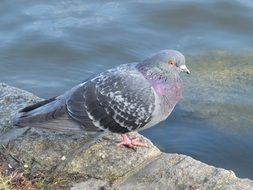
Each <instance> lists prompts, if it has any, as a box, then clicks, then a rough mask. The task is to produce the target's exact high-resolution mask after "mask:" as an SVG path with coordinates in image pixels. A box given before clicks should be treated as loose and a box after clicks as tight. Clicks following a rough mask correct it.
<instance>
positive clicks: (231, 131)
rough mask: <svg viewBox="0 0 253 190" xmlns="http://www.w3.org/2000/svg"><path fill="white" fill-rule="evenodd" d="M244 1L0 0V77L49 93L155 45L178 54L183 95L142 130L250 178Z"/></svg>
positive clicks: (248, 29) (249, 71)
mask: <svg viewBox="0 0 253 190" xmlns="http://www.w3.org/2000/svg"><path fill="white" fill-rule="evenodd" d="M252 8H253V3H252V1H249V0H240V1H239V0H237V1H229V0H226V1H225V0H216V1H205V2H204V1H200V0H191V1H185V0H180V1H178V0H177V1H176V0H174V1H151V0H150V1H146V0H145V1H144V0H139V1H124V2H123V1H122V2H119V1H103V3H101V2H100V1H90V2H88V1H87V2H84V1H81V0H80V1H78V0H76V1H67V0H63V1H60V2H59V1H55V0H51V1H49V0H48V1H47V0H45V1H43V2H40V3H35V2H34V1H31V0H21V1H14V0H13V1H7V0H2V1H1V6H0V81H2V82H6V83H8V84H10V85H14V86H16V87H19V88H22V89H25V90H28V91H30V92H33V93H35V94H37V95H38V96H41V97H43V98H49V97H51V96H55V95H59V94H61V93H63V92H64V91H65V90H67V89H69V88H71V87H72V86H74V85H75V84H77V83H79V82H81V81H83V80H84V79H86V78H89V77H91V76H93V75H95V74H96V73H99V72H101V71H104V70H106V69H107V68H111V67H113V66H116V65H119V64H121V63H126V62H132V61H138V60H140V59H143V58H144V57H145V56H147V55H150V54H151V53H154V52H157V51H159V50H161V49H177V50H180V51H182V52H183V53H184V54H185V55H186V59H187V63H188V67H189V68H190V70H191V72H192V75H191V76H190V77H189V76H183V78H184V81H185V90H184V98H183V99H182V101H181V102H180V103H179V105H178V106H177V107H176V109H175V110H174V112H173V114H172V115H171V116H170V117H169V118H168V120H166V121H165V122H163V123H161V124H159V125H158V126H156V127H154V128H151V129H148V130H146V131H143V132H142V133H143V134H144V135H145V136H147V137H148V138H150V139H151V140H152V141H153V142H154V143H155V144H156V145H157V146H159V147H160V148H161V149H162V150H163V151H165V152H176V153H183V154H187V155H190V156H192V157H194V158H196V159H198V160H201V161H203V162H206V163H209V164H212V165H215V166H218V167H222V168H226V169H230V170H233V171H235V173H236V175H237V176H240V177H247V178H251V179H253V165H252V162H251V161H252V159H253V140H252V139H253V117H252V113H253V99H252V97H253V81H252V79H253V50H252V44H253V38H252V32H253V12H252Z"/></svg>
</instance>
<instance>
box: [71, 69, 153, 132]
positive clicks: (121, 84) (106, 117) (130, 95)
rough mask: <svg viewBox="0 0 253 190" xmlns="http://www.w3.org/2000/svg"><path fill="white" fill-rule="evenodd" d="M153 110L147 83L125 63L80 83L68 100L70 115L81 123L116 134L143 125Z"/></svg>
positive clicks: (150, 91)
mask: <svg viewBox="0 0 253 190" xmlns="http://www.w3.org/2000/svg"><path fill="white" fill-rule="evenodd" d="M154 109H155V95H154V92H153V90H152V88H151V86H150V84H149V82H148V81H147V80H146V79H145V78H144V77H143V75H142V74H141V73H139V71H138V70H136V69H135V67H134V66H130V67H129V66H128V65H123V66H120V67H118V68H115V69H112V70H108V71H106V72H104V73H102V74H100V75H99V76H98V77H96V78H94V79H92V80H90V81H87V82H85V83H84V84H82V85H80V87H79V88H78V89H77V90H76V91H75V92H74V93H73V95H72V96H71V97H70V98H69V100H68V102H67V110H68V112H69V115H70V116H71V117H72V118H73V119H75V120H78V121H79V122H81V123H82V125H83V126H86V125H87V124H88V125H89V126H90V127H91V125H90V123H92V124H93V127H94V129H95V128H97V129H98V128H99V129H103V130H107V129H108V130H109V131H111V132H117V133H126V132H129V131H132V130H138V129H140V128H142V127H144V126H145V125H146V124H147V123H149V122H150V120H151V117H152V113H153V111H154ZM90 127H89V128H90Z"/></svg>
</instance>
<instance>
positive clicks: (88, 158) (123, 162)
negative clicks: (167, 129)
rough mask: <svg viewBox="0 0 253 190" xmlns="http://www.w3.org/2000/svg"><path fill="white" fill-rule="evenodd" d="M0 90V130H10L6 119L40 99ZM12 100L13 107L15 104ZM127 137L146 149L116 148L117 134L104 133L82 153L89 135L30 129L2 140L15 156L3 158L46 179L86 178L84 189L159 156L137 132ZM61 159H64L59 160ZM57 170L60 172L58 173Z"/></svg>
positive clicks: (124, 175)
mask: <svg viewBox="0 0 253 190" xmlns="http://www.w3.org/2000/svg"><path fill="white" fill-rule="evenodd" d="M2 88H4V89H3V90H2V91H6V93H2V95H1V102H2V106H1V113H2V115H3V117H4V118H5V119H3V120H1V121H0V126H1V128H5V127H8V128H9V127H10V125H11V122H10V120H11V118H12V117H13V116H14V115H15V114H16V112H17V110H18V109H20V108H22V107H24V106H27V105H28V104H30V103H35V102H36V101H39V100H41V99H39V98H36V97H35V96H34V95H32V94H30V93H26V92H24V91H22V90H19V89H16V88H13V93H11V89H12V87H9V86H7V85H3V84H2ZM15 99H16V101H17V105H15ZM12 108H14V109H12ZM15 130H16V129H12V130H9V131H8V130H7V131H8V132H7V133H4V134H2V136H6V134H8V133H13V132H15ZM26 130H27V129H26ZM23 132H24V131H23ZM7 136H8V137H9V136H10V135H7ZM131 136H132V137H137V138H140V139H141V140H143V141H145V142H146V143H147V144H148V145H149V148H141V149H137V150H133V149H128V148H126V147H117V146H116V144H117V142H118V141H119V135H117V134H108V135H106V136H105V137H104V138H103V139H101V140H98V141H97V142H96V143H94V144H93V145H92V146H91V147H90V148H89V149H87V150H85V149H84V150H82V146H84V144H85V143H87V142H88V141H90V140H91V139H92V138H91V136H90V135H87V134H85V133H84V134H64V133H59V132H53V131H49V130H40V129H31V130H29V131H27V132H26V133H25V134H22V133H21V132H20V133H19V134H18V135H16V136H15V138H13V137H12V138H10V139H6V140H5V142H6V141H7V140H9V142H8V143H5V142H3V143H4V147H5V149H7V150H8V154H10V155H12V156H13V157H15V159H13V157H12V156H11V157H8V156H7V158H5V159H7V160H8V163H10V164H11V165H13V166H15V165H17V163H15V162H17V160H18V162H19V163H18V164H21V165H22V166H24V165H26V167H27V168H29V172H30V173H33V174H36V173H38V172H41V173H43V174H44V175H49V176H50V175H52V174H57V175H61V176H62V175H63V174H64V177H66V178H68V179H65V181H66V180H67V181H69V182H72V179H73V176H78V178H82V179H89V181H87V182H86V183H85V185H88V186H90V180H99V181H103V182H104V183H105V184H106V185H108V186H110V185H113V184H116V183H119V182H121V181H122V180H123V179H125V178H127V177H128V176H130V175H131V174H132V173H133V172H135V171H138V170H139V169H140V168H141V167H144V166H145V164H147V163H149V162H150V161H152V160H154V159H155V158H156V157H158V156H159V155H160V151H159V149H158V148H156V147H155V146H154V145H153V144H152V143H151V142H150V141H149V140H148V139H145V138H144V137H142V136H141V135H139V134H137V133H132V134H131ZM3 151H5V150H2V152H3ZM62 157H65V159H64V160H62ZM63 166H64V167H63ZM58 168H61V170H60V171H58V170H59V169H58ZM56 171H57V172H56ZM69 176H70V177H69ZM94 188H95V186H94Z"/></svg>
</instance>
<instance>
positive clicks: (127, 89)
mask: <svg viewBox="0 0 253 190" xmlns="http://www.w3.org/2000/svg"><path fill="white" fill-rule="evenodd" d="M181 72H185V73H187V74H190V71H189V70H188V68H187V67H186V65H185V57H184V55H183V54H182V53H180V52H179V51H176V50H162V51H160V52H158V53H156V54H154V55H152V56H150V57H148V58H146V59H144V60H142V61H140V62H134V63H128V64H122V65H119V66H117V67H115V68H112V69H109V70H106V71H104V72H102V73H100V74H98V75H96V76H95V77H94V78H91V79H89V80H86V81H84V82H82V83H81V84H79V85H76V86H74V87H73V88H72V89H70V90H68V91H66V92H65V93H64V94H62V95H60V96H57V97H53V98H51V99H48V100H44V101H41V102H39V103H36V104H34V105H30V106H28V107H25V108H23V109H21V110H20V111H19V113H18V114H17V116H16V117H15V119H14V121H13V123H14V125H16V126H18V127H27V126H29V127H35V128H44V129H51V130H58V131H65V132H78V133H79V132H82V131H85V132H95V133H96V132H112V133H118V134H121V138H122V140H121V142H120V143H119V144H118V145H119V146H121V145H124V146H127V147H130V148H136V147H145V146H147V145H146V144H145V143H143V142H141V141H140V140H139V139H130V138H129V137H128V135H127V133H129V132H131V131H140V130H143V129H147V128H149V127H152V126H154V125H156V124H157V123H159V122H161V121H163V120H165V119H166V118H167V117H168V116H169V115H170V113H171V112H172V110H173V109H174V107H175V105H176V104H177V102H178V101H179V100H180V98H181V96H182V80H181V79H180V75H179V74H180V73H181Z"/></svg>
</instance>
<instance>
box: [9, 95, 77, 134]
mask: <svg viewBox="0 0 253 190" xmlns="http://www.w3.org/2000/svg"><path fill="white" fill-rule="evenodd" d="M13 124H14V125H15V126H18V127H27V126H29V127H35V128H44V129H52V130H57V131H65V132H66V131H68V132H70V131H71V132H78V131H82V129H81V125H80V124H79V123H77V122H75V121H73V120H72V119H71V118H70V116H69V115H68V114H67V111H66V105H65V101H64V100H62V99H59V98H56V97H55V98H51V99H48V100H44V101H41V102H38V103H36V104H33V105H30V106H28V107H25V108H23V109H21V110H20V111H19V112H18V114H17V115H16V117H15V118H14V120H13Z"/></svg>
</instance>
